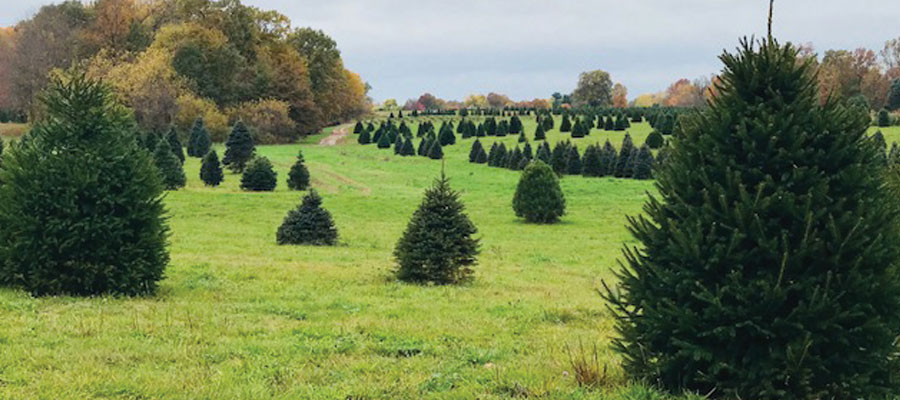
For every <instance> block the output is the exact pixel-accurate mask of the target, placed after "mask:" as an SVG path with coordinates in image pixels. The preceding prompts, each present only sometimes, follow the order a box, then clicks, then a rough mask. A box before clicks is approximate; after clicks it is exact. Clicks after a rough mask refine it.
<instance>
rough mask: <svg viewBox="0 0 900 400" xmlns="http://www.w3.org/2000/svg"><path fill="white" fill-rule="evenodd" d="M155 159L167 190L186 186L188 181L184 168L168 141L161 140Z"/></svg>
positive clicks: (154, 155) (154, 153)
mask: <svg viewBox="0 0 900 400" xmlns="http://www.w3.org/2000/svg"><path fill="white" fill-rule="evenodd" d="M153 159H154V162H155V163H156V168H157V170H159V176H160V178H161V179H162V183H163V186H164V187H165V188H166V190H178V189H179V188H183V187H184V185H185V183H186V181H187V178H185V176H184V168H183V167H182V166H181V161H179V160H178V157H177V156H176V155H175V153H174V152H173V151H172V147H171V145H170V144H169V142H168V141H165V142H159V144H157V145H156V151H155V152H153Z"/></svg>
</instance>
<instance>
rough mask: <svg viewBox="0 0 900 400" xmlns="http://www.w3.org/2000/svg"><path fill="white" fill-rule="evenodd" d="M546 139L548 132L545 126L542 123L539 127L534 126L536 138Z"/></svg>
mask: <svg viewBox="0 0 900 400" xmlns="http://www.w3.org/2000/svg"><path fill="white" fill-rule="evenodd" d="M523 134H524V133H523ZM544 139H547V134H546V133H545V132H544V126H543V125H541V124H537V128H534V140H544Z"/></svg>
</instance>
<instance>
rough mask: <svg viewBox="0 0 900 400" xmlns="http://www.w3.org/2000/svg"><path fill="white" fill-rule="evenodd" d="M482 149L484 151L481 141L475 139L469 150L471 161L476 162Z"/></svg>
mask: <svg viewBox="0 0 900 400" xmlns="http://www.w3.org/2000/svg"><path fill="white" fill-rule="evenodd" d="M482 151H484V147H483V146H482V145H481V141H479V140H478V139H475V141H474V142H472V149H471V150H469V162H470V163H473V162H475V159H476V158H477V157H478V154H479V152H482Z"/></svg>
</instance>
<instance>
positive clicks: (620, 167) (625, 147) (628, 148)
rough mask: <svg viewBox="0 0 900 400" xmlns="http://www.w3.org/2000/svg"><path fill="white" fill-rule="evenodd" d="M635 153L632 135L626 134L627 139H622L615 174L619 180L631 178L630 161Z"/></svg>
mask: <svg viewBox="0 0 900 400" xmlns="http://www.w3.org/2000/svg"><path fill="white" fill-rule="evenodd" d="M633 151H634V142H632V141H631V135H629V134H627V133H626V134H625V138H623V139H622V145H621V146H619V157H618V160H617V161H616V168H615V172H614V173H613V174H614V175H615V176H616V177H618V178H624V177H627V176H629V175H630V174H629V171H628V159H629V158H630V157H631V153H632V152H633Z"/></svg>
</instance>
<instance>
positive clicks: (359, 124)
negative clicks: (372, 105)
mask: <svg viewBox="0 0 900 400" xmlns="http://www.w3.org/2000/svg"><path fill="white" fill-rule="evenodd" d="M363 130H365V128H364V127H363V124H362V121H356V125H355V126H354V127H353V133H354V134H359V133H362V132H363Z"/></svg>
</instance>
